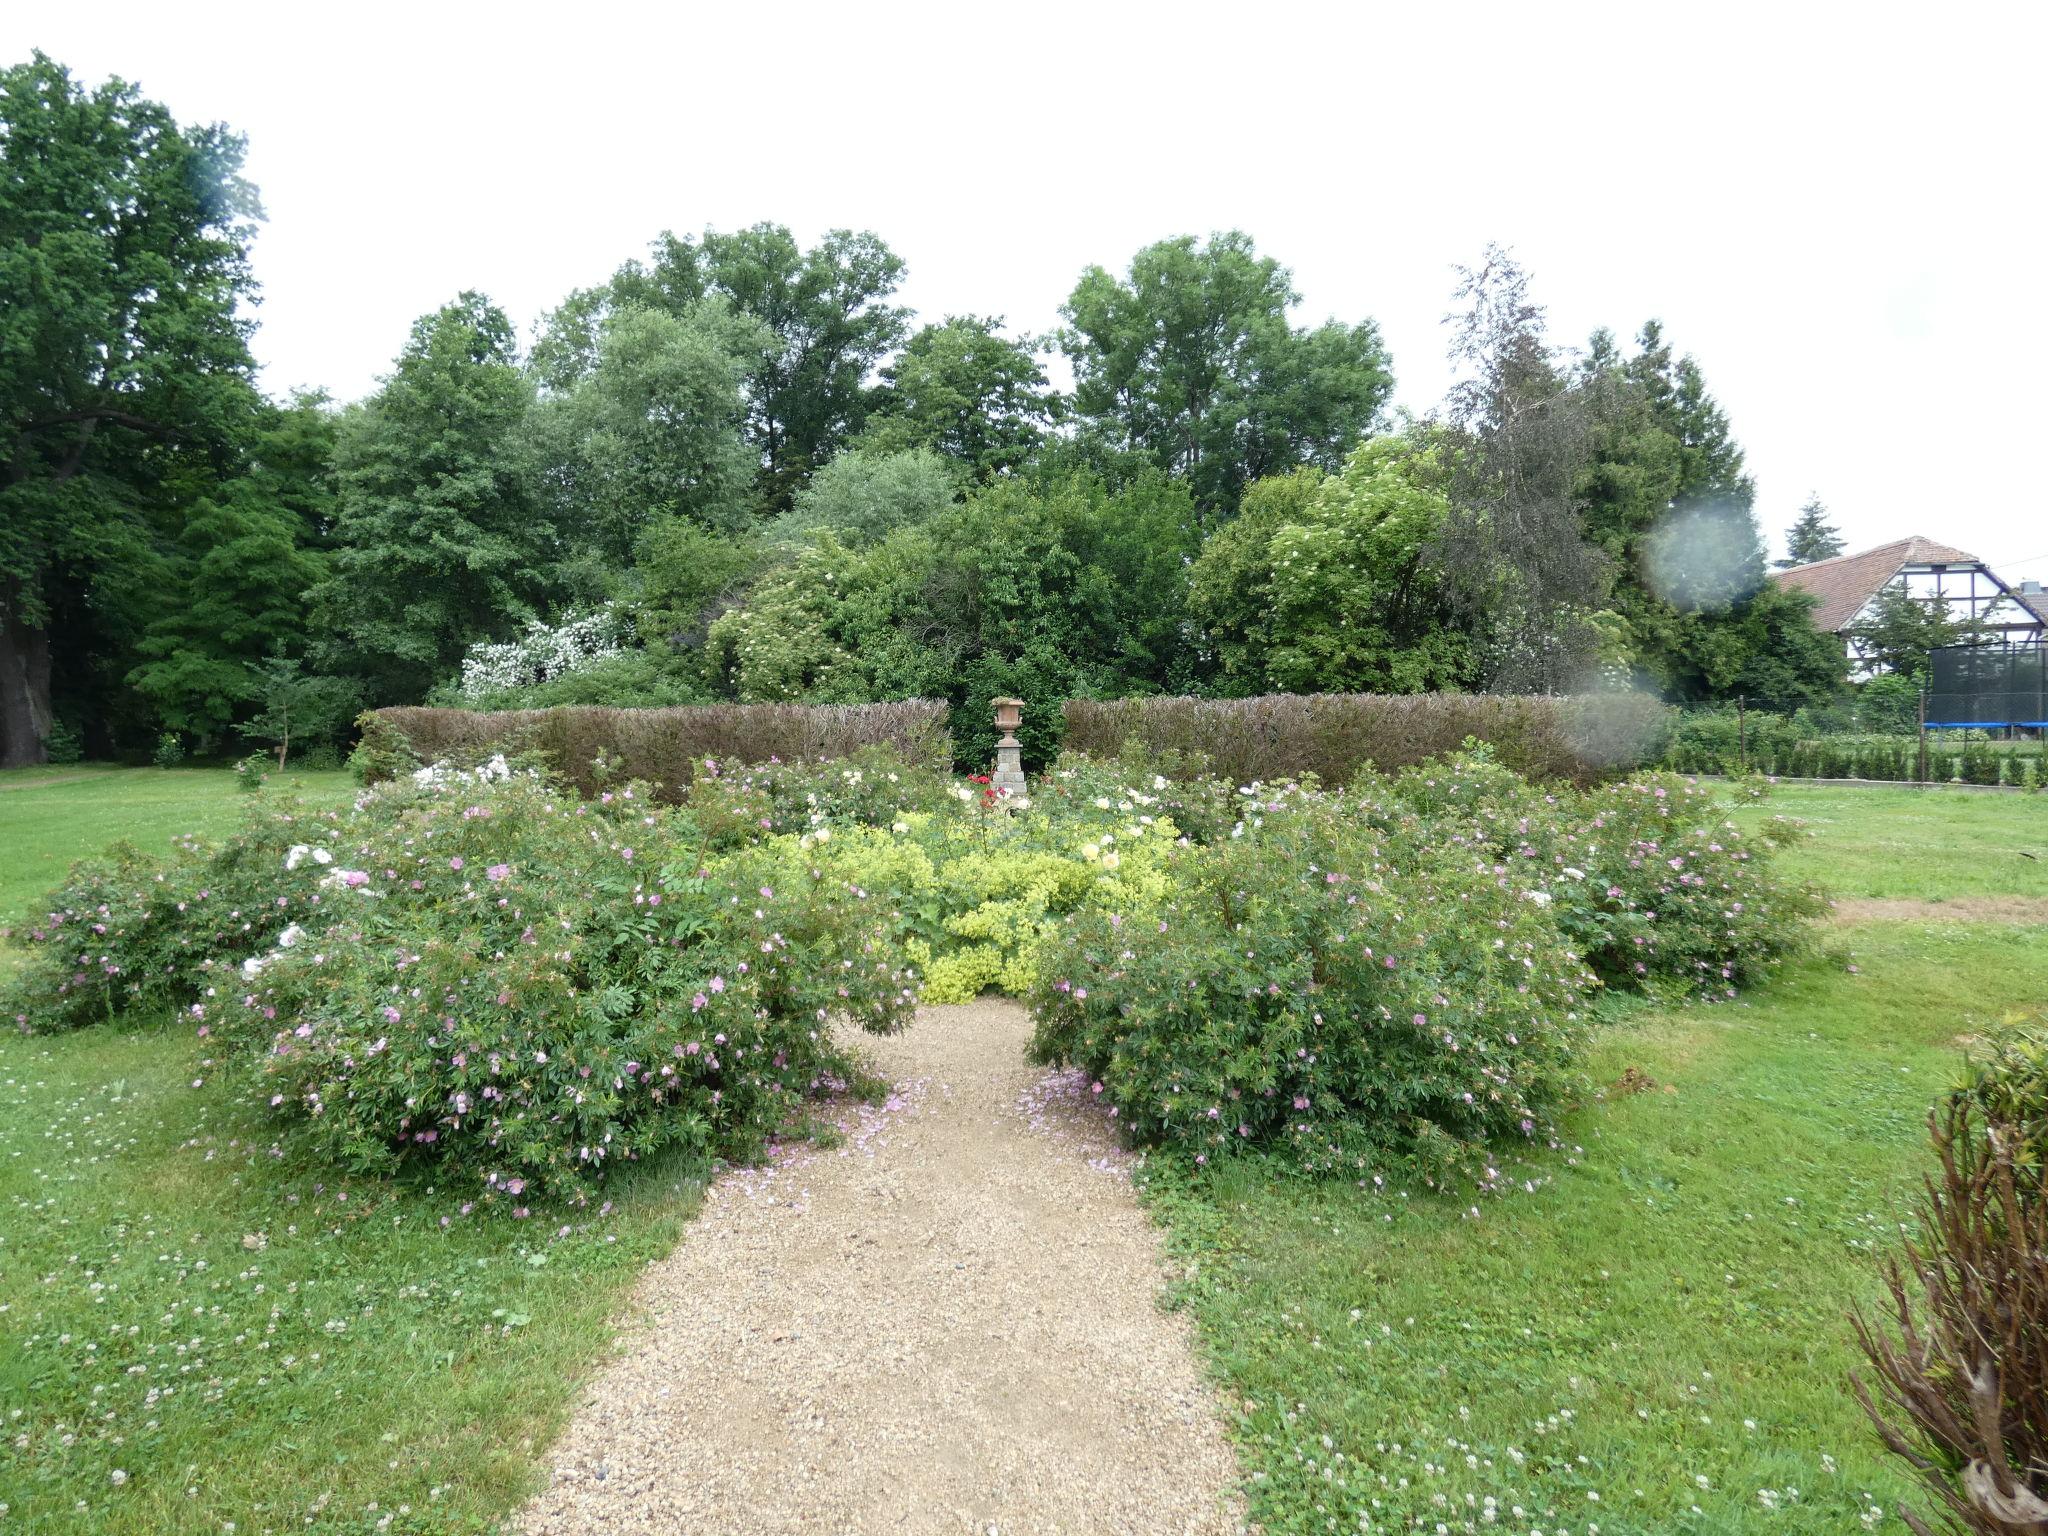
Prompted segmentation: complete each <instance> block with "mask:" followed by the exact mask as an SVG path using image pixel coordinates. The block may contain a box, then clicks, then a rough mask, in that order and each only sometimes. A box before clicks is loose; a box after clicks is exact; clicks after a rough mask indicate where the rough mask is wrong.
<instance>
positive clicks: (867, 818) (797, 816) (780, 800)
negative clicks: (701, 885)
mask: <svg viewBox="0 0 2048 1536" xmlns="http://www.w3.org/2000/svg"><path fill="white" fill-rule="evenodd" d="M945 798H946V781H945V779H944V777H943V776H942V775H940V774H939V773H937V772H936V771H934V770H933V769H931V768H928V767H924V766H921V765H914V764H912V763H909V762H907V761H905V760H904V759H903V758H902V757H901V756H900V755H898V754H897V753H894V752H891V751H890V750H889V749H888V748H886V747H862V748H860V749H859V750H857V751H855V752H852V753H850V754H848V755H847V756H845V757H842V758H834V759H829V760H826V761H822V762H811V763H801V762H798V763H785V762H780V761H771V762H767V763H758V764H751V765H749V764H722V763H720V762H718V761H717V760H716V759H711V758H707V759H706V760H705V761H704V762H702V763H699V764H698V765H697V771H696V773H695V774H694V775H693V777H692V778H691V780H690V787H689V792H688V795H687V797H686V799H685V804H686V805H688V807H689V809H690V811H691V813H692V814H693V815H694V817H695V818H696V823H697V826H698V828H699V830H700V831H701V832H702V833H703V834H704V836H705V838H706V840H707V841H708V842H709V844H710V846H712V847H713V848H735V847H740V846H743V845H745V844H748V843H753V842H758V841H760V840H761V839H762V838H763V837H772V836H774V835H776V834H778V833H785V832H787V833H795V834H798V835H811V836H815V835H816V834H817V833H819V832H820V831H823V832H824V833H826V834H827V836H828V837H829V835H830V833H831V831H832V829H833V828H835V827H847V826H863V827H882V828H888V827H892V826H894V825H896V824H897V823H898V822H901V821H903V819H904V818H905V817H906V816H908V815H910V814H911V813H913V812H918V811H927V812H928V811H933V810H936V809H938V808H939V806H940V805H941V804H942V803H943V802H944V800H945Z"/></svg>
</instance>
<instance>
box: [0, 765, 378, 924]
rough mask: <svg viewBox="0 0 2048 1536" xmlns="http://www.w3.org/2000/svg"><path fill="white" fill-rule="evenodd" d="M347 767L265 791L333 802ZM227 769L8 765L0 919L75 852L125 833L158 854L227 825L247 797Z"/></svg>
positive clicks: (26, 902) (345, 792)
mask: <svg viewBox="0 0 2048 1536" xmlns="http://www.w3.org/2000/svg"><path fill="white" fill-rule="evenodd" d="M354 791H355V781H354V780H353V779H351V778H350V777H349V776H348V775H347V774H346V773H288V774H286V775H285V776H284V778H283V780H282V781H280V784H279V786H278V787H277V788H273V789H267V790H265V791H263V793H265V794H273V795H274V794H277V793H279V792H282V793H285V794H303V795H305V796H306V797H307V798H308V799H310V800H317V801H319V802H321V803H322V804H328V805H340V804H341V803H343V802H344V801H346V800H347V799H348V797H349V795H351V794H352V793H354ZM248 798H249V797H248V796H247V795H246V794H244V793H243V792H242V791H241V790H240V789H238V788H237V787H236V785H235V776H234V774H233V773H232V772H231V771H229V770H227V769H225V768H108V767H102V766H98V765H94V764H86V763H78V764H73V765H70V766H67V767H61V768H54V767H53V768H11V769H8V770H7V771H6V772H4V773H0V925H5V924H7V923H10V922H13V921H15V920H17V919H18V918H20V917H21V916H22V915H23V914H24V913H25V912H26V911H27V910H28V908H29V906H30V904H31V903H33V902H34V901H35V900H36V898H37V897H39V896H41V895H42V894H43V892H45V891H47V890H48V889H49V888H50V887H51V886H53V885H55V884H56V883H57V882H58V881H59V880H61V879H62V878H63V876H64V871H65V870H66V869H68V868H70V866H71V863H72V861H73V860H74V859H78V858H82V857H84V856H85V855H86V854H88V853H97V852H98V851H99V850H100V849H102V848H104V847H105V846H106V845H107V844H108V843H110V842H113V841H114V840H116V839H117V838H126V839H127V840H128V841H129V842H131V843H133V844H135V846H136V847H138V848H140V849H142V850H143V851H144V852H145V853H160V852H162V851H164V850H165V849H166V848H168V847H169V846H170V841H171V839H172V838H174V837H176V836H177V835H178V834H179V833H181V832H197V833H201V834H210V833H220V832H225V831H227V830H228V829H229V828H231V827H233V826H234V824H235V821H236V818H237V817H239V816H240V815H241V813H242V810H243V808H244V807H245V805H246V804H247V802H248Z"/></svg>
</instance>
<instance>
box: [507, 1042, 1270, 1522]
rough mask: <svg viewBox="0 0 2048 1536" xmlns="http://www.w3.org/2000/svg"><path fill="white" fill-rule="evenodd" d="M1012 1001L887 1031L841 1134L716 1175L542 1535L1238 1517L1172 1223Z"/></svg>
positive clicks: (648, 1302)
mask: <svg viewBox="0 0 2048 1536" xmlns="http://www.w3.org/2000/svg"><path fill="white" fill-rule="evenodd" d="M1029 1035H1030V1023H1029V1021H1028V1019H1027V1018H1026V1017H1025V1015H1024V1012H1023V1010H1022V1009H1020V1008H1018V1007H1017V1006H1016V1005H1015V1004H1012V1003H999V1002H981V1003H972V1004H967V1005H965V1006H961V1007H952V1008H927V1009H925V1010H923V1011H922V1012H921V1013H919V1015H918V1017H917V1020H916V1022H915V1023H914V1024H912V1025H911V1027H910V1028H909V1029H908V1030H906V1031H905V1032H904V1033H903V1034H901V1035H897V1036H893V1037H890V1038H887V1039H882V1040H875V1041H872V1042H870V1043H869V1046H868V1051H869V1054H870V1055H871V1057H872V1059H873V1062H874V1066H875V1069H876V1070H877V1071H878V1072H879V1073H880V1074H881V1075H882V1076H883V1077H885V1078H887V1079H888V1080H890V1081H892V1082H894V1083H895V1084H896V1085H897V1087H896V1092H895V1093H894V1094H893V1095H892V1096H891V1098H890V1100H889V1102H888V1104H887V1105H886V1106H882V1107H879V1108H876V1109H864V1110H863V1111H861V1112H860V1113H858V1114H854V1115H849V1116H848V1118H847V1120H846V1130H847V1135H846V1141H845V1144H844V1145H843V1146H842V1147H840V1148H838V1149H836V1150H831V1151H815V1150H812V1149H809V1148H796V1149H792V1150H791V1151H789V1153H788V1154H787V1155H785V1156H784V1157H782V1158H781V1159H779V1160H778V1161H777V1162H776V1163H774V1164H771V1166H770V1168H769V1169H767V1170H748V1171H740V1172H736V1173H733V1174H730V1175H728V1176H727V1177H725V1178H723V1179H721V1180H720V1181H719V1182H718V1183H717V1184H716V1185H714V1186H713V1188H712V1190H711V1192H710V1194H709V1196H708V1197H707V1199H706V1202H705V1208H704V1210H703V1212H702V1213H701V1214H700V1215H699V1216H698V1218H697V1220H696V1221H695V1222H694V1223H692V1225H691V1227H690V1228H689V1231H688V1233H687V1234H686V1236H685V1237H684V1239H683V1241H682V1242H681V1243H680V1244H679V1245H678V1246H677V1248H676V1251H675V1252H674V1253H673V1254H671V1255H670V1256H669V1257H668V1258H667V1259H665V1260H663V1261H662V1262H661V1263H659V1264H657V1265H655V1266H654V1267H653V1268H652V1269H650V1270H649V1272H648V1274H647V1277H646V1279H645V1280H644V1281H643V1282H642V1283H641V1287H640V1290H639V1293H638V1296H637V1298H636V1299H637V1301H638V1303H639V1306H640V1308H641V1309H642V1310H643V1311H644V1313H645V1316H646V1324H645V1326H644V1328H642V1329H640V1330H639V1331H637V1332H635V1333H634V1334H633V1335H632V1336H631V1337H629V1338H628V1339H627V1340H626V1341H625V1345H624V1348H625V1350H626V1353H624V1354H623V1355H622V1356H621V1357H620V1359H619V1360H618V1361H617V1362H615V1363H614V1364H613V1365H612V1366H610V1367H609V1368H608V1369H606V1370H605V1371H604V1372H603V1373H602V1374H601V1375H600V1376H599V1377H598V1378H597V1379H596V1380H595V1381H594V1382H593V1383H592V1384H591V1386H590V1388H589V1390H588V1391H587V1392H586V1394H585V1399H584V1402H583V1403H582V1405H581V1406H580V1407H579V1409H578V1411H577V1414H576V1417H575V1419H574V1421H573V1422H572V1423H571V1425H570V1427H569V1429H568V1431H567V1432H566V1433H565V1434H564V1435H563V1436H562V1438H561V1440H560V1441H558V1442H557V1443H556V1445H555V1446H554V1447H553V1448H552V1450H551V1451H550V1452H549V1453H548V1457H547V1462H548V1465H549V1466H550V1467H551V1468H552V1470H553V1482H552V1485H551V1486H550V1487H549V1488H548V1490H547V1491H546V1492H545V1493H543V1494H541V1495H540V1496H539V1497H538V1498H536V1499H535V1500H534V1501H533V1502H532V1503H531V1504H530V1505H528V1506H527V1508H526V1510H525V1511H524V1512H523V1513H522V1515H521V1517H520V1528H521V1529H522V1530H524V1531H527V1532H534V1533H539V1532H546V1533H549V1536H562V1533H570V1532H600V1531H602V1532H657V1531H658V1532H676V1533H682V1532H689V1533H692V1536H697V1533H703V1536H767V1533H782V1532H796V1531H801V1532H818V1533H831V1536H869V1533H879V1532H888V1533H898V1532H903V1533H911V1532H916V1533H922V1532H946V1533H959V1532H973V1533H974V1536H990V1533H996V1536H1026V1533H1033V1536H1053V1533H1067V1536H1080V1533H1083V1532H1088V1533H1093V1532H1121V1533H1131V1536H1183V1533H1190V1536H1228V1533H1232V1532H1237V1531H1239V1530H1240V1529H1241V1521H1242V1506H1241V1504H1240V1503H1239V1502H1238V1500H1237V1498H1236V1495H1235V1493H1234V1485H1235V1483H1236V1478H1237V1467H1236V1463H1235V1461H1234V1460H1233V1458H1232V1455H1231V1452H1230V1448H1229V1445H1228V1443H1227V1441H1226V1440H1225V1438H1224V1436H1223V1432H1222V1429H1221V1427H1220V1426H1219V1424H1218V1422H1217V1418H1216V1410H1215V1404H1214V1400H1213V1398H1212V1396H1211V1394H1210V1392H1209V1391H1208V1389H1207V1388H1206V1387H1205V1386H1204V1385H1203V1383H1202V1380H1201V1378H1200V1375H1199V1373H1198V1371H1197V1370H1196V1367H1195V1365H1194V1362H1193V1357H1192V1354H1191V1340H1190V1338H1189V1334H1188V1329H1187V1325H1186V1323H1185V1322H1184V1320H1182V1319H1181V1318H1179V1317H1176V1316H1173V1315H1171V1314H1168V1313H1165V1312H1162V1311H1160V1310H1159V1308H1158V1306H1157V1303H1156V1298H1157V1295H1158V1288H1159V1284H1160V1268H1159V1265H1160V1255H1159V1247H1158V1241H1157V1236H1156V1234H1155V1233H1154V1231H1153V1229H1152V1227H1151V1224H1150V1222H1149V1220H1148V1219H1147V1218H1146V1216H1145V1215H1144V1213H1143V1212H1142V1211H1141V1210H1140V1209H1139V1208H1138V1205H1137V1202H1136V1200H1135V1199H1134V1197H1133V1195H1132V1193H1131V1190H1130V1187H1129V1181H1128V1178H1127V1177H1126V1175H1125V1172H1124V1159H1123V1157H1122V1155H1121V1154H1120V1153H1119V1152H1118V1151H1117V1149H1116V1146H1115V1142H1114V1140H1113V1139H1112V1138H1111V1137H1110V1136H1109V1135H1108V1134H1107V1127H1106V1124H1105V1122H1103V1121H1102V1119H1101V1118H1100V1116H1099V1115H1098V1114H1097V1112H1096V1111H1095V1109H1094V1107H1093V1106H1092V1105H1091V1104H1090V1103H1088V1102H1087V1095H1086V1093H1085V1092H1084V1091H1082V1087H1081V1085H1080V1084H1078V1083H1077V1082H1075V1081H1073V1080H1072V1079H1071V1078H1053V1077H1049V1076H1048V1074H1047V1073H1045V1072H1044V1071H1042V1070H1040V1069H1037V1068H1033V1067H1030V1066H1028V1065H1026V1063H1025V1061H1024V1054H1023V1052H1024V1044H1025V1041H1026V1040H1027V1039H1028V1037H1029Z"/></svg>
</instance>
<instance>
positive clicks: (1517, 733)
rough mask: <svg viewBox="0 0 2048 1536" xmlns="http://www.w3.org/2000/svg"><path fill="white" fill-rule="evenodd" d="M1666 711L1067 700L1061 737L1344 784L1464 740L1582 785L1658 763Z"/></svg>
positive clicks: (1539, 774)
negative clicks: (1368, 769)
mask: <svg viewBox="0 0 2048 1536" xmlns="http://www.w3.org/2000/svg"><path fill="white" fill-rule="evenodd" d="M1673 719H1674V712H1673V711H1672V710H1671V709H1670V708H1669V707H1668V706H1666V705H1664V704H1661V703H1659V702H1658V701H1657V700H1655V699H1652V698H1650V697H1648V696H1646V695H1643V694H1634V693H1619V694H1581V695H1575V696H1569V697H1551V696H1539V695H1531V694H1512V695H1510V694H1485V693H1418V694H1374V693H1316V694H1293V693H1274V694H1266V695H1264V696H1262V697H1259V698H1252V699H1193V698H1149V699H1114V700H1105V699H1075V700H1072V701H1070V702H1069V703H1068V704H1067V706H1066V724H1067V731H1066V745H1067V747H1068V749H1069V750H1070V751H1076V752H1086V753H1089V754H1090V755H1092V756H1098V757H1112V756H1115V755H1116V754H1117V753H1118V752H1119V751H1121V750H1122V749H1123V748H1124V746H1125V745H1126V743H1136V744H1137V745H1139V746H1142V747H1144V748H1145V749H1146V750H1147V751H1149V752H1154V753H1160V752H1181V753H1187V754H1191V755H1194V756H1197V757H1200V758H1203V759H1206V760H1207V762H1208V764H1209V767H1210V769H1211V771H1213V772H1214V773H1215V774H1217V775H1218V776H1219V777H1222V778H1227V779H1230V780H1232V781H1233V782H1235V783H1239V784H1248V783H1251V782H1253V781H1255V780H1267V781H1270V780H1274V779H1284V778H1294V777H1298V776H1300V775H1303V774H1310V773H1312V774H1314V775H1316V777H1318V778H1319V779H1321V780H1322V781H1323V782H1324V783H1326V784H1342V783H1345V782H1347V781H1348V780H1349V779H1350V778H1351V777H1352V775H1354V774H1355V773H1357V772H1358V770H1359V769H1360V768H1362V767H1364V766H1365V765H1366V764H1367V763H1371V764H1372V765H1373V766H1375V767H1376V768H1378V769H1380V770H1381V771H1382V772H1394V771H1397V770H1399V769H1402V768H1407V767H1411V766H1413V765H1414V764H1416V763H1419V762H1423V761H1425V760H1427V759H1430V758H1438V757H1444V756H1446V755H1448V754H1450V753H1452V752H1456V751H1457V750H1458V749H1459V748H1460V747H1462V746H1463V745H1464V744H1465V741H1466V739H1467V738H1468V737H1469V738H1472V739H1475V740H1478V741H1483V742H1486V743H1488V744H1489V745H1490V746H1491V747H1492V748H1493V752H1494V757H1495V759H1496V760H1497V761H1499V762H1501V763H1503V764H1505V765H1506V766H1508V767H1510V768H1513V769H1514V770H1515V771H1516V772H1518V773H1522V774H1526V775H1527V776H1529V777H1531V778H1543V779H1570V780H1572V781H1574V782H1575V783H1581V784H1585V783H1592V782H1594V781H1596V780H1599V779H1603V778H1607V777H1610V776H1612V775H1615V774H1619V773H1626V772H1628V771H1629V770H1631V769H1634V768H1638V767H1640V766H1642V765H1643V764H1644V763H1647V762H1651V761H1654V760H1655V759H1656V758H1657V757H1658V755H1659V754H1660V753H1661V752H1662V751H1663V750H1664V744H1665V741H1666V738H1667V737H1668V736H1669V734H1670V731H1671V728H1672V722H1673Z"/></svg>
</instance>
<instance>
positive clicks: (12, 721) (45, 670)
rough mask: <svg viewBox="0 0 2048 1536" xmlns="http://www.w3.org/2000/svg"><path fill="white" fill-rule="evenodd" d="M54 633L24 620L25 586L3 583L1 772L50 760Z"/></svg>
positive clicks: (0, 623)
mask: <svg viewBox="0 0 2048 1536" xmlns="http://www.w3.org/2000/svg"><path fill="white" fill-rule="evenodd" d="M49 736H50V632H49V631H48V630H47V629H33V628H31V627H30V626H29V625H28V624H27V623H25V622H24V621H23V619H22V617H21V582H20V579H19V578H16V577H9V578H7V579H6V581H5V582H4V583H0V768H30V767H34V766H35V765H37V764H39V763H45V762H48V761H49V747H48V741H49Z"/></svg>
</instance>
